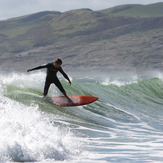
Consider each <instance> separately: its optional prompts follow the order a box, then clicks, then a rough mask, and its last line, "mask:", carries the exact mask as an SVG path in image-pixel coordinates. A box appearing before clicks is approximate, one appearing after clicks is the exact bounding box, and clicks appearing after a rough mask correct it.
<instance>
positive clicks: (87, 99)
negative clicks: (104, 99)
mask: <svg viewBox="0 0 163 163" xmlns="http://www.w3.org/2000/svg"><path fill="white" fill-rule="evenodd" d="M68 97H69V98H70V100H68V99H67V98H66V97H65V96H56V97H47V98H46V100H47V101H49V102H51V103H53V104H55V105H57V106H80V105H87V104H90V103H92V102H94V101H96V100H98V97H94V96H68Z"/></svg>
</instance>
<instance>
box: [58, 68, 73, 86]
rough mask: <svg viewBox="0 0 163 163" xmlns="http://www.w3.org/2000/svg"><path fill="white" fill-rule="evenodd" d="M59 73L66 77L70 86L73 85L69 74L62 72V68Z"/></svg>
mask: <svg viewBox="0 0 163 163" xmlns="http://www.w3.org/2000/svg"><path fill="white" fill-rule="evenodd" d="M59 72H60V73H61V74H62V75H63V76H64V78H65V79H67V80H68V82H69V84H70V85H71V80H70V79H69V77H68V76H67V74H66V73H65V72H64V71H63V70H62V68H60V70H59Z"/></svg>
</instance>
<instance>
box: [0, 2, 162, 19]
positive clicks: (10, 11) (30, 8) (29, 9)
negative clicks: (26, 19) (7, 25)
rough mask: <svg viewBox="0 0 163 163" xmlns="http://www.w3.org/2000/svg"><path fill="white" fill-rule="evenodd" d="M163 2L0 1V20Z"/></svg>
mask: <svg viewBox="0 0 163 163" xmlns="http://www.w3.org/2000/svg"><path fill="white" fill-rule="evenodd" d="M157 2H163V0H0V20H6V19H9V18H14V17H19V16H23V15H28V14H32V13H37V12H40V11H60V12H65V11H69V10H72V9H81V8H89V9H92V10H96V11H97V10H102V9H106V8H110V7H114V6H117V5H122V4H144V5H146V4H151V3H157Z"/></svg>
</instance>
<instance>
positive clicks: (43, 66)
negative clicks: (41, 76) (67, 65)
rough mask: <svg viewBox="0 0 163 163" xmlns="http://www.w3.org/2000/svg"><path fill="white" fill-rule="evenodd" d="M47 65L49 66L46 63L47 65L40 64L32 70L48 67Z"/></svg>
mask: <svg viewBox="0 0 163 163" xmlns="http://www.w3.org/2000/svg"><path fill="white" fill-rule="evenodd" d="M47 67H48V64H45V65H42V66H38V67H35V68H33V69H31V71H33V70H39V69H42V68H47Z"/></svg>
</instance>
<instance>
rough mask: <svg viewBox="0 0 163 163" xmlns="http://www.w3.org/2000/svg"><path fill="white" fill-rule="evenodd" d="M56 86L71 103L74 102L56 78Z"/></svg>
mask: <svg viewBox="0 0 163 163" xmlns="http://www.w3.org/2000/svg"><path fill="white" fill-rule="evenodd" d="M54 84H55V85H56V86H57V88H58V89H59V90H60V91H61V92H62V93H63V94H64V96H65V97H66V98H67V99H68V101H69V102H72V100H71V99H70V98H69V97H68V96H67V93H66V91H65V90H64V88H63V86H62V84H61V82H60V81H59V79H58V78H56V80H55V82H54Z"/></svg>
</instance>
